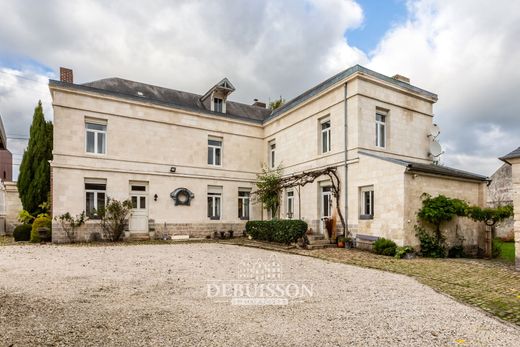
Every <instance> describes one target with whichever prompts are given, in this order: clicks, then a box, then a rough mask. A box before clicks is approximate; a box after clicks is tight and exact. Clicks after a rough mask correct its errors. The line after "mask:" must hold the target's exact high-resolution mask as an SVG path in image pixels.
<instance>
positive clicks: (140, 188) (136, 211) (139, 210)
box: [128, 183, 148, 233]
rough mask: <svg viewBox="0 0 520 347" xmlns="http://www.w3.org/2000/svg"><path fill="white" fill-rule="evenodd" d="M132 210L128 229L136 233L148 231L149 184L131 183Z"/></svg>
mask: <svg viewBox="0 0 520 347" xmlns="http://www.w3.org/2000/svg"><path fill="white" fill-rule="evenodd" d="M130 200H131V201H132V212H131V214H130V220H129V222H128V229H129V230H130V232H134V233H147V232H148V185H147V184H143V183H139V184H136V183H135V184H131V185H130Z"/></svg>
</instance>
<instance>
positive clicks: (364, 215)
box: [360, 186, 374, 219]
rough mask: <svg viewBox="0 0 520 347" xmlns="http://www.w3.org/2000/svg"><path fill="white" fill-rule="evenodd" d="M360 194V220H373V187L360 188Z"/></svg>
mask: <svg viewBox="0 0 520 347" xmlns="http://www.w3.org/2000/svg"><path fill="white" fill-rule="evenodd" d="M360 192H361V202H360V204H361V213H360V218H361V219H372V218H374V187H373V186H370V187H362V188H361V189H360Z"/></svg>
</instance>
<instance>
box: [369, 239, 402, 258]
mask: <svg viewBox="0 0 520 347" xmlns="http://www.w3.org/2000/svg"><path fill="white" fill-rule="evenodd" d="M396 251H397V245H396V244H395V242H394V241H392V240H388V239H385V238H384V237H382V238H380V239H377V240H376V241H375V242H374V252H376V253H377V254H382V255H388V256H391V257H393V256H394V255H395V252H396Z"/></svg>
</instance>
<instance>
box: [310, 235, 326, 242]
mask: <svg viewBox="0 0 520 347" xmlns="http://www.w3.org/2000/svg"><path fill="white" fill-rule="evenodd" d="M307 238H308V239H309V241H314V240H323V239H325V235H320V234H312V235H307Z"/></svg>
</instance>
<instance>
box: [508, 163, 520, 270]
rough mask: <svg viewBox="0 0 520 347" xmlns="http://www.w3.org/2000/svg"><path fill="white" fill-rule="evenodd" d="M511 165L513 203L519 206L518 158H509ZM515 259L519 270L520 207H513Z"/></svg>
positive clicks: (519, 170)
mask: <svg viewBox="0 0 520 347" xmlns="http://www.w3.org/2000/svg"><path fill="white" fill-rule="evenodd" d="M509 161H510V162H511V164H512V165H513V171H512V172H513V175H512V177H513V204H514V205H515V206H520V158H517V159H513V160H509ZM515 259H516V270H517V271H520V208H516V209H515Z"/></svg>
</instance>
